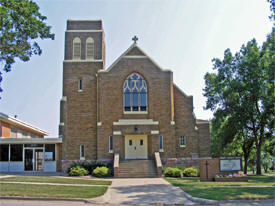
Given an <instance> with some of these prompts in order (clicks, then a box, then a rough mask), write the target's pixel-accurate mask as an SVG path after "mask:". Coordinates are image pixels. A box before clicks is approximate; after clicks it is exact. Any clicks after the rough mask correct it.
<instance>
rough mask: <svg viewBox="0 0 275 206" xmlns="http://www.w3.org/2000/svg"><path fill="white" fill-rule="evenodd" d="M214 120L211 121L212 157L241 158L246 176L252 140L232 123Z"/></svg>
mask: <svg viewBox="0 0 275 206" xmlns="http://www.w3.org/2000/svg"><path fill="white" fill-rule="evenodd" d="M221 121H222V120H221V119H219V121H217V120H216V119H215V118H213V119H212V121H211V152H212V157H220V156H228V155H229V156H242V157H243V159H244V174H247V167H248V160H249V158H250V154H251V152H252V150H253V149H254V147H253V145H254V139H253V137H251V135H249V133H248V132H247V131H246V130H244V129H241V130H237V129H236V127H235V123H234V122H228V121H227V120H226V119H224V120H223V122H221Z"/></svg>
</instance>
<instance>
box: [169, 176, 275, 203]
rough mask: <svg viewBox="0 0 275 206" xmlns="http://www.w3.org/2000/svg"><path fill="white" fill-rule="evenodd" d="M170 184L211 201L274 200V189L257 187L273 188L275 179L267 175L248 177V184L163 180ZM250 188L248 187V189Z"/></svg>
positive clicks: (178, 179)
mask: <svg viewBox="0 0 275 206" xmlns="http://www.w3.org/2000/svg"><path fill="white" fill-rule="evenodd" d="M165 179H166V180H167V181H168V182H170V183H171V184H173V185H175V186H178V187H180V188H182V189H183V190H184V191H185V192H187V193H189V194H190V195H192V196H194V197H200V198H206V199H212V200H237V199H274V198H275V188H260V187H259V186H275V177H274V176H267V175H261V176H256V175H249V179H248V182H200V181H199V178H195V179H194V178H192V179H188V178H183V179H180V178H177V179H176V178H165ZM249 186H250V187H249ZM251 186H253V187H251Z"/></svg>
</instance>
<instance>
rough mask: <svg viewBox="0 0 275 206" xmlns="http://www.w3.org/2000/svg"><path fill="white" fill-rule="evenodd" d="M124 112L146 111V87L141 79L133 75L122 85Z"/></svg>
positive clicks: (139, 76)
mask: <svg viewBox="0 0 275 206" xmlns="http://www.w3.org/2000/svg"><path fill="white" fill-rule="evenodd" d="M123 97H124V102H123V103H124V111H126V112H144V111H147V85H146V81H145V80H144V79H143V77H142V76H141V75H139V74H137V73H133V74H131V75H129V76H128V77H127V79H126V80H125V81H124V84H123Z"/></svg>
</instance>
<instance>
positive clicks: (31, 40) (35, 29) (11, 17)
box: [0, 0, 54, 90]
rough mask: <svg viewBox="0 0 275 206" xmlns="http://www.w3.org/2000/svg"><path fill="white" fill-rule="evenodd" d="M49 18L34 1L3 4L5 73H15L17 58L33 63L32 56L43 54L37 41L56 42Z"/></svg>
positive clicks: (4, 0)
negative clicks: (47, 21)
mask: <svg viewBox="0 0 275 206" xmlns="http://www.w3.org/2000/svg"><path fill="white" fill-rule="evenodd" d="M46 19H47V18H46V16H43V15H42V14H40V12H39V7H38V5H37V4H36V3H34V2H33V1H31V0H1V1H0V26H1V31H0V62H1V63H2V64H3V65H4V66H3V70H4V71H6V72H9V71H10V70H11V66H12V64H13V63H14V62H15V59H16V58H19V59H20V60H22V61H29V60H30V57H31V56H32V55H41V52H42V50H41V48H40V47H39V45H38V43H37V41H36V40H37V39H39V38H40V39H47V38H50V39H54V34H52V33H51V32H50V29H51V27H50V26H47V25H46V23H45V21H46ZM1 80H2V77H1V73H0V82H1ZM0 90H1V88H0Z"/></svg>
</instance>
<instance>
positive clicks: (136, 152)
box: [125, 135, 148, 159]
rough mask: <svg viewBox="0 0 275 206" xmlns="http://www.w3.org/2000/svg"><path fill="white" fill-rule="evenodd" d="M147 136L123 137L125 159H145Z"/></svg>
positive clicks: (146, 156)
mask: <svg viewBox="0 0 275 206" xmlns="http://www.w3.org/2000/svg"><path fill="white" fill-rule="evenodd" d="M147 150H148V149H147V135H126V136H125V159H147V158H148V155H147V153H148V152H147Z"/></svg>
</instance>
